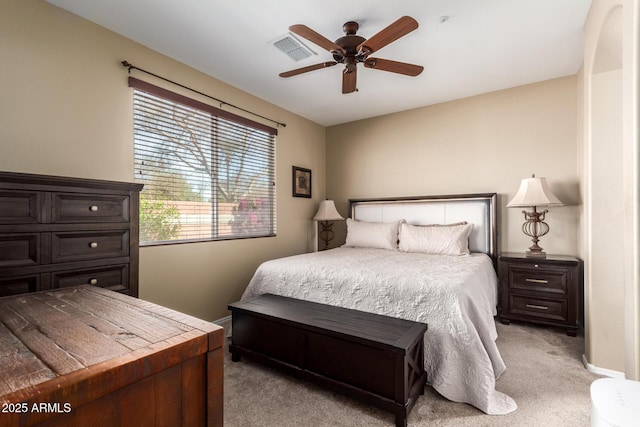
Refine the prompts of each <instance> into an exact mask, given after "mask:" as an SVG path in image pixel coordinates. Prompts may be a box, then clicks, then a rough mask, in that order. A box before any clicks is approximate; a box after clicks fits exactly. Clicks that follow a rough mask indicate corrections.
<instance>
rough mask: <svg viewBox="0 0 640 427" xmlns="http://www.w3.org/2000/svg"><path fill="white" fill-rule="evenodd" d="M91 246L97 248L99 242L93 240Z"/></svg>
mask: <svg viewBox="0 0 640 427" xmlns="http://www.w3.org/2000/svg"><path fill="white" fill-rule="evenodd" d="M89 247H90V248H92V249H95V248H97V247H98V242H91V243H89Z"/></svg>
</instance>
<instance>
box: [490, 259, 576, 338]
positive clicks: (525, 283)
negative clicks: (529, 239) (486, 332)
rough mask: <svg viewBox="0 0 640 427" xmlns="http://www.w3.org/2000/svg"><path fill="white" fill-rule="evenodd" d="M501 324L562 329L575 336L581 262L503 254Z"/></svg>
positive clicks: (500, 266) (499, 261)
mask: <svg viewBox="0 0 640 427" xmlns="http://www.w3.org/2000/svg"><path fill="white" fill-rule="evenodd" d="M498 275H499V280H500V306H501V307H500V321H501V322H502V323H504V324H507V325H508V324H509V323H510V322H511V321H512V320H513V321H523V322H532V323H539V324H543V325H549V326H558V327H562V328H564V329H565V330H566V331H567V335H570V336H576V333H577V329H578V325H577V320H578V317H579V316H580V315H581V314H582V310H581V309H580V308H579V302H580V301H581V295H582V262H581V261H580V260H579V259H578V258H575V257H572V256H562V255H547V257H546V258H542V257H538V258H535V257H526V255H525V254H524V253H522V254H521V253H503V254H501V255H500V257H499V258H498Z"/></svg>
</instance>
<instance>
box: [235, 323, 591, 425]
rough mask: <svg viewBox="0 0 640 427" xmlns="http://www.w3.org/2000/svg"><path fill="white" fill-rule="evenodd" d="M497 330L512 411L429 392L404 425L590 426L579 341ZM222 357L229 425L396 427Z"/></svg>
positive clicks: (347, 401)
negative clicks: (492, 410)
mask: <svg viewBox="0 0 640 427" xmlns="http://www.w3.org/2000/svg"><path fill="white" fill-rule="evenodd" d="M497 328H498V335H499V338H498V347H499V348H500V352H501V354H502V357H503V358H504V360H505V363H506V365H507V371H506V372H505V373H504V374H503V375H502V377H500V379H499V380H498V381H497V387H496V388H497V389H498V390H499V391H502V392H504V393H506V394H508V395H509V396H511V397H512V398H513V399H515V401H516V402H517V403H518V409H517V410H516V411H515V412H513V413H511V414H508V415H486V414H484V413H483V412H481V411H479V410H477V409H475V408H474V407H472V406H470V405H466V404H461V403H454V402H450V401H448V400H446V399H444V398H443V397H441V396H440V395H439V394H438V393H437V392H436V391H434V390H433V389H432V388H431V387H429V386H427V388H426V390H425V394H424V396H420V399H419V400H418V402H417V403H416V405H415V406H414V407H413V410H412V411H411V413H410V414H409V420H408V422H409V426H412V427H417V426H425V427H427V426H429V427H436V426H491V427H493V426H505V427H506V426H509V427H513V426H519V427H527V426H532V427H533V426H535V427H539V426H554V427H561V426H567V427H582V426H584V427H586V426H589V424H590V411H591V401H590V396H589V386H590V385H591V382H593V380H595V379H597V378H599V377H598V376H596V375H593V374H591V373H590V372H588V371H587V370H586V369H585V368H584V366H583V365H582V363H581V356H582V354H583V352H584V338H582V337H575V338H574V337H568V336H566V335H565V334H564V332H563V331H562V330H560V329H555V328H545V327H538V326H532V325H524V324H515V323H512V324H511V325H509V326H505V325H502V324H500V323H498V324H497ZM225 352H226V355H225V366H224V369H225V372H224V411H225V412H224V424H225V426H227V427H241V426H242V427H250V426H264V427H285V426H292V427H293V426H296V427H303V426H305V427H306V426H313V427H318V426H327V427H328V426H345V427H346V426H349V427H355V426H363V427H377V426H381V427H382V426H384V427H389V426H395V418H394V417H393V415H391V414H390V413H387V412H384V411H381V410H379V409H377V408H375V407H373V406H370V405H366V404H363V403H360V402H359V401H357V400H354V399H352V398H349V397H348V396H345V395H343V394H338V393H334V392H332V391H329V390H325V389H323V388H322V387H319V386H316V385H314V384H310V383H308V382H305V381H302V380H298V379H296V378H293V377H291V376H288V375H286V374H284V373H281V372H280V371H277V370H275V369H272V368H269V367H266V366H264V365H261V364H258V363H256V362H253V361H251V360H249V359H247V358H243V359H242V360H241V361H240V362H238V363H233V362H232V361H231V358H230V356H229V353H228V351H227V349H226V348H225Z"/></svg>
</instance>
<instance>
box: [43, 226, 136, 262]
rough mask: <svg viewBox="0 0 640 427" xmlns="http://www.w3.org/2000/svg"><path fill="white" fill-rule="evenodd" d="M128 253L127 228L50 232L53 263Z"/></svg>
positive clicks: (110, 256) (125, 254)
mask: <svg viewBox="0 0 640 427" xmlns="http://www.w3.org/2000/svg"><path fill="white" fill-rule="evenodd" d="M128 255H129V230H112V231H111V230H110V231H87V232H75V231H74V232H54V233H52V253H51V259H52V261H53V262H54V263H59V262H69V261H82V260H90V259H102V258H115V257H122V256H128Z"/></svg>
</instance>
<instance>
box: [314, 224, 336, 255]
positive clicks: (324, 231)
mask: <svg viewBox="0 0 640 427" xmlns="http://www.w3.org/2000/svg"><path fill="white" fill-rule="evenodd" d="M332 227H333V223H332V222H329V221H322V222H320V228H321V230H320V233H319V235H318V237H320V240H322V241H323V242H324V250H327V249H329V242H330V241H331V240H333V236H334V233H333V230H332V229H331V228H332ZM321 250H322V249H321Z"/></svg>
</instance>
